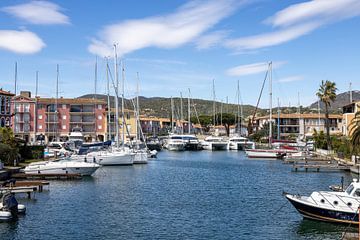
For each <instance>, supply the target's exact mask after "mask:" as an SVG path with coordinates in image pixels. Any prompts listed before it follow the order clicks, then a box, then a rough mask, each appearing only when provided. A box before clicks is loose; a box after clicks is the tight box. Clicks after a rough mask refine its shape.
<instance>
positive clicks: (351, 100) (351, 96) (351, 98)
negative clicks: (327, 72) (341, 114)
mask: <svg viewBox="0 0 360 240" xmlns="http://www.w3.org/2000/svg"><path fill="white" fill-rule="evenodd" d="M351 85H352V83H351V82H350V86H349V90H350V104H351V103H352V102H353V95H352V88H351Z"/></svg>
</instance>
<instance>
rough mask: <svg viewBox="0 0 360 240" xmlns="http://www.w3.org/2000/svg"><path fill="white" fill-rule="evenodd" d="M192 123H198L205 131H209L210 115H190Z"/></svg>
mask: <svg viewBox="0 0 360 240" xmlns="http://www.w3.org/2000/svg"><path fill="white" fill-rule="evenodd" d="M191 122H192V123H200V125H201V127H202V128H204V130H205V132H209V131H210V126H211V124H212V116H208V115H200V116H199V119H198V118H197V117H191Z"/></svg>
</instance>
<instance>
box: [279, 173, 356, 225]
mask: <svg viewBox="0 0 360 240" xmlns="http://www.w3.org/2000/svg"><path fill="white" fill-rule="evenodd" d="M284 195H285V197H286V198H287V199H288V200H289V201H290V203H291V204H292V205H293V206H294V207H295V208H296V210H297V211H298V212H299V213H300V214H301V215H303V217H304V218H309V219H313V220H319V221H325V222H334V223H345V224H359V212H358V209H359V206H360V182H359V181H358V180H357V179H354V180H353V182H352V183H351V184H350V185H349V186H348V187H347V188H346V190H345V191H340V192H335V191H319V192H313V193H312V194H311V195H310V196H308V197H307V196H300V195H298V194H290V193H284Z"/></svg>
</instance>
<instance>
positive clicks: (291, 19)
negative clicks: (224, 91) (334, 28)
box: [224, 0, 360, 52]
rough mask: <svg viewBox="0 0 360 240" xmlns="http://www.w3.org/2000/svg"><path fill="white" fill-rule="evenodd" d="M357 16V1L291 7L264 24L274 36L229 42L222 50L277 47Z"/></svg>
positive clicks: (336, 0) (318, 0)
mask: <svg viewBox="0 0 360 240" xmlns="http://www.w3.org/2000/svg"><path fill="white" fill-rule="evenodd" d="M359 15H360V1H359V0H313V1H309V2H304V3H299V4H294V5H291V6H289V7H287V8H285V9H283V10H281V11H279V12H277V13H276V14H275V15H274V16H272V17H270V18H268V19H266V20H265V23H267V24H270V25H272V27H274V28H278V29H276V30H275V31H273V32H269V33H264V34H259V35H254V36H248V37H241V38H237V39H229V40H227V41H226V42H225V44H224V45H225V46H226V47H229V48H233V49H235V50H236V51H238V52H246V50H254V49H260V48H265V47H270V46H276V45H279V44H283V43H286V42H289V41H291V40H294V39H297V38H299V37H301V36H304V35H306V34H309V33H311V32H312V31H314V30H316V29H318V28H320V27H321V26H323V25H326V24H330V23H333V22H337V21H341V20H344V19H347V18H351V17H355V16H359Z"/></svg>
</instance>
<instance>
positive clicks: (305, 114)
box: [255, 113, 342, 120]
mask: <svg viewBox="0 0 360 240" xmlns="http://www.w3.org/2000/svg"><path fill="white" fill-rule="evenodd" d="M269 117H270V115H267V116H263V117H255V120H260V119H269ZM299 117H300V118H305V119H306V118H308V119H309V118H316V119H318V118H319V114H317V113H302V114H300V116H299V114H298V113H290V114H285V113H281V114H280V118H299ZM272 118H273V119H276V118H278V115H277V114H272ZM320 118H325V114H320ZM329 118H338V119H340V118H342V115H341V114H329Z"/></svg>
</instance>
